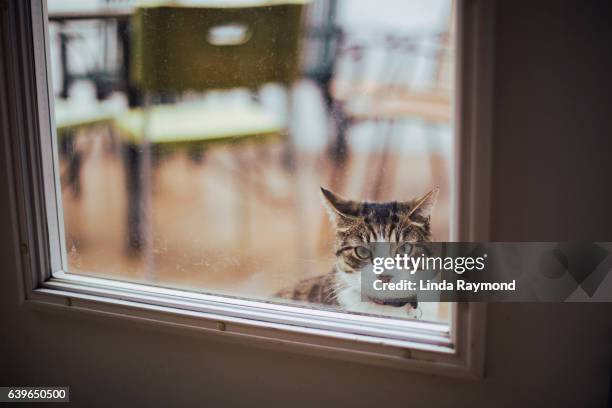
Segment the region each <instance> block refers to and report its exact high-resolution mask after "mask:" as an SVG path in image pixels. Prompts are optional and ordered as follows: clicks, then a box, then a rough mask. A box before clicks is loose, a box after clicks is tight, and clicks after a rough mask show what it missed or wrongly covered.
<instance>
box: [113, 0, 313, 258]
mask: <svg viewBox="0 0 612 408" xmlns="http://www.w3.org/2000/svg"><path fill="white" fill-rule="evenodd" d="M302 8H303V2H301V1H300V2H297V1H288V2H283V3H278V2H274V3H266V4H261V5H257V6H253V7H186V6H180V5H174V4H173V5H156V6H150V7H140V8H138V9H137V10H136V12H135V15H134V17H133V19H132V24H133V27H132V30H133V31H132V33H133V34H132V44H133V45H132V47H133V48H132V59H131V77H132V81H133V82H134V84H135V85H136V86H137V87H138V88H139V90H140V91H141V92H142V94H143V100H144V106H143V107H142V108H140V109H135V110H132V111H130V112H129V113H127V114H126V115H123V116H121V117H119V118H118V119H117V120H116V121H115V125H116V128H117V130H118V132H119V134H120V137H122V139H123V141H124V144H125V148H126V157H127V158H128V160H127V169H128V191H129V198H128V200H129V204H128V245H129V248H130V249H131V250H136V251H139V250H141V249H142V247H143V246H145V245H147V243H146V242H145V241H146V240H147V239H148V236H147V235H150V234H149V229H148V228H149V227H148V225H150V220H148V219H147V218H148V217H149V215H148V214H149V211H148V209H147V206H148V201H149V198H148V196H149V195H150V194H149V193H148V192H147V190H148V186H147V184H148V182H147V181H146V177H141V176H142V175H146V174H150V157H149V156H150V151H152V150H153V151H159V150H163V149H171V150H176V149H182V148H184V149H187V150H191V149H198V148H201V147H202V146H204V145H210V144H219V143H230V142H231V143H235V142H240V141H246V140H254V139H258V140H264V139H267V138H270V137H281V138H282V137H285V136H286V135H287V131H286V129H285V127H286V125H285V123H283V121H282V120H279V119H278V118H276V117H274V116H273V115H271V114H270V113H269V112H267V111H266V110H264V109H263V108H262V107H261V106H259V105H258V104H257V103H255V102H253V103H251V104H246V105H245V106H239V107H236V106H233V105H232V106H231V107H225V108H224V107H223V106H222V105H221V106H215V105H211V104H210V103H204V102H202V101H196V102H179V103H174V104H160V105H154V106H153V105H152V103H151V101H152V100H153V99H154V97H155V95H157V96H160V95H161V96H163V95H168V94H170V95H177V94H178V95H180V94H181V93H183V92H186V91H196V92H204V91H209V90H227V89H232V88H246V89H249V90H250V91H251V92H257V90H258V89H259V88H260V87H261V86H262V85H264V84H266V83H281V84H283V85H285V86H286V87H287V88H288V89H290V86H291V84H292V82H293V81H294V80H295V79H296V77H297V74H298V55H299V50H298V44H299V37H300V22H301V13H302ZM139 175H141V176H139ZM143 182H144V185H143ZM140 203H143V204H142V205H143V206H144V210H143V207H142V206H141V205H140ZM141 216H143V217H144V218H143V219H141Z"/></svg>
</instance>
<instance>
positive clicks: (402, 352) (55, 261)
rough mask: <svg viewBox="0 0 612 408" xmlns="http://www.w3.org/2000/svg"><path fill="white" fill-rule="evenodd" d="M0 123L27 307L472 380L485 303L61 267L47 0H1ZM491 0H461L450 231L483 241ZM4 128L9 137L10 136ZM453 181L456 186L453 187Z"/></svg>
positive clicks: (478, 367)
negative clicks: (254, 287)
mask: <svg viewBox="0 0 612 408" xmlns="http://www.w3.org/2000/svg"><path fill="white" fill-rule="evenodd" d="M0 4H1V5H2V8H1V12H2V22H3V24H2V27H3V28H2V29H0V30H1V31H0V34H1V35H2V42H1V43H0V52H1V53H2V54H1V55H0V56H1V57H2V59H1V61H4V62H3V63H1V64H0V74H1V75H2V76H1V77H0V78H3V79H6V81H0V107H2V106H4V107H5V108H6V109H5V108H2V109H0V120H1V121H0V124H3V127H2V129H3V133H4V134H5V135H4V136H3V137H2V138H3V139H4V141H5V142H6V143H8V147H9V149H8V156H9V157H7V160H8V163H7V167H8V168H9V169H10V170H11V171H12V174H11V175H12V180H11V181H12V182H13V183H14V185H13V187H14V188H13V192H14V197H13V198H14V203H15V210H16V214H17V220H16V222H17V224H18V227H19V229H18V231H19V236H18V237H15V239H18V240H19V242H20V248H21V267H20V270H19V271H17V272H18V273H20V274H21V277H22V280H21V282H22V288H21V289H22V290H21V300H22V303H23V305H24V307H35V308H39V309H43V310H52V309H57V308H60V309H62V310H70V311H75V312H89V313H92V314H91V318H92V319H95V318H99V317H100V316H109V315H110V316H114V317H117V318H122V319H132V320H138V321H146V322H148V323H149V324H152V325H159V326H164V327H174V328H176V330H177V331H179V330H184V329H194V330H198V331H200V332H202V333H204V334H206V335H212V336H217V337H218V338H219V339H220V340H222V341H235V342H242V343H248V344H249V345H256V346H262V347H267V348H274V349H279V350H291V351H298V352H302V353H307V354H316V355H322V356H329V357H331V358H339V359H343V360H350V361H358V362H363V363H367V364H376V365H384V366H390V367H395V368H400V369H408V370H416V371H421V372H426V373H434V374H443V375H450V376H457V377H465V378H481V377H482V376H483V372H484V338H485V312H486V307H485V305H484V304H479V303H455V304H453V305H452V307H451V309H452V310H451V322H450V324H441V323H431V322H422V321H394V323H393V325H392V326H391V325H389V324H388V323H385V322H388V321H389V320H388V319H383V318H376V317H366V316H357V315H351V314H341V313H337V312H331V311H321V310H317V309H308V308H298V307H294V306H284V305H278V304H272V303H265V302H258V301H252V300H243V299H238V298H232V297H225V296H218V295H209V294H200V293H193V292H187V291H182V290H176V289H167V288H160V287H155V286H150V285H143V284H137V283H125V282H119V281H114V280H108V279H101V278H92V277H86V276H79V275H74V274H67V273H65V272H63V271H64V270H65V268H64V265H66V250H65V248H64V247H63V245H64V244H63V242H64V240H63V239H61V237H63V236H64V231H63V220H62V215H61V211H59V210H60V209H61V194H60V189H59V179H58V174H57V162H58V157H57V148H56V147H57V146H56V138H55V126H54V123H53V122H54V120H53V116H52V115H51V114H50V112H51V110H52V104H53V98H52V97H50V96H51V93H50V92H49V89H50V88H49V86H50V85H49V83H50V75H49V67H48V65H49V61H50V59H49V51H48V47H47V42H48V38H47V36H48V30H47V21H46V18H45V16H46V2H45V1H44V0H27V1H11V0H0ZM492 4H493V2H489V1H486V0H459V1H458V4H457V35H456V36H455V37H456V41H457V44H456V45H457V46H456V50H457V63H456V66H457V72H456V81H457V84H456V89H457V90H456V102H457V103H455V106H456V111H455V117H456V118H460V119H459V120H457V121H456V126H455V152H456V156H455V166H454V170H455V171H454V174H455V177H454V180H453V182H452V189H453V193H452V194H451V195H452V197H455V198H456V202H455V203H453V206H452V207H453V208H454V209H455V213H454V214H453V215H454V216H453V217H452V218H454V220H456V222H455V223H454V224H453V225H452V226H451V231H452V236H453V238H454V239H455V240H460V241H476V240H486V239H487V238H488V221H489V217H488V214H489V192H490V189H489V169H490V153H489V149H490V134H491V115H492V109H491V102H492V72H493V70H492V55H493V27H492V21H493V7H492ZM9 135H10V136H9ZM459 185H460V186H461V188H458V186H459Z"/></svg>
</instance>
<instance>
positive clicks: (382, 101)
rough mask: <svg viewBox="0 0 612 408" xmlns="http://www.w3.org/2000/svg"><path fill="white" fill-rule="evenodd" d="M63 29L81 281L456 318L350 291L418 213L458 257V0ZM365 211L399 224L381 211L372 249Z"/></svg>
mask: <svg viewBox="0 0 612 408" xmlns="http://www.w3.org/2000/svg"><path fill="white" fill-rule="evenodd" d="M48 11H49V31H50V32H49V38H50V55H51V63H52V83H53V90H54V110H55V125H56V134H57V138H58V143H57V144H58V149H59V157H60V163H59V170H60V175H61V190H62V203H63V218H64V224H65V225H64V227H65V237H64V239H65V244H66V249H67V255H68V258H67V259H68V272H69V273H74V274H82V275H90V276H98V277H106V278H112V279H118V280H126V281H136V282H145V283H148V284H152V285H160V286H168V287H178V288H185V289H189V290H193V291H201V292H206V293H216V294H223V295H229V296H237V297H244V298H251V299H262V300H267V301H275V302H286V303H295V304H298V305H309V306H315V307H321V308H332V309H339V310H345V311H347V312H356V313H368V314H376V315H383V316H392V317H396V318H414V317H418V318H421V319H426V320H434V321H446V320H447V319H448V313H449V311H448V310H449V308H448V305H446V304H444V303H436V304H432V305H428V306H425V305H420V306H419V305H417V308H418V313H417V312H416V311H415V310H414V309H413V307H414V306H413V305H411V304H410V302H399V303H398V304H394V305H391V304H380V302H375V301H368V300H365V301H362V300H361V299H360V296H355V293H353V292H352V289H358V288H359V284H358V279H359V268H360V266H359V263H358V262H356V261H355V259H358V258H359V257H360V256H361V255H364V256H365V255H366V254H365V252H364V251H365V249H363V248H361V247H365V248H366V249H367V247H368V240H373V239H375V240H385V239H388V238H389V237H387V236H385V234H384V231H386V230H387V231H388V230H389V228H388V227H389V225H390V224H395V225H397V224H398V223H399V222H400V221H398V220H401V219H402V217H403V216H407V212H408V208H409V207H410V205H415V202H416V201H413V200H415V199H417V198H423V197H429V199H430V200H431V204H435V205H433V206H432V207H431V208H430V209H429V208H428V211H430V213H427V214H425V215H427V216H429V215H431V219H430V225H428V226H427V227H429V226H430V232H431V237H430V239H432V240H436V241H448V240H449V225H450V222H451V220H450V216H451V213H452V211H451V207H450V206H451V202H452V201H453V200H451V196H450V179H451V174H450V171H451V169H452V165H451V164H452V163H451V162H450V160H451V157H452V151H453V145H452V134H453V122H452V112H453V106H452V103H453V102H452V101H453V89H454V88H453V64H454V58H455V53H454V50H453V28H454V27H453V19H454V14H453V4H452V0H410V1H405V0H379V1H376V2H366V1H361V0H337V1H335V0H313V1H311V2H308V1H303V2H302V1H285V2H282V1H269V2H265V3H264V2H257V1H253V2H251V3H249V2H248V1H244V0H240V1H222V0H215V1H214V2H211V1H195V0H190V1H169V2H163V1H162V2H143V3H141V2H136V1H129V0H114V1H113V0H105V1H103V0H87V1H85V0H82V1H81V0H79V1H76V0H48ZM321 187H324V188H325V190H324V191H322V190H321ZM436 188H438V190H436ZM430 192H433V193H432V194H430V195H429V196H427V194H428V193H430ZM365 201H369V202H383V203H385V202H391V201H398V202H399V203H400V205H399V206H380V207H376V215H381V214H385V217H379V216H375V217H371V218H372V219H371V220H370V221H371V222H372V223H373V225H372V227H373V229H374V230H375V231H383V232H381V233H380V234H378V233H377V235H378V236H376V237H373V238H372V237H368V238H366V239H365V242H364V243H363V244H360V243H359V240H360V239H361V240H364V238H363V237H362V235H363V234H360V232H359V231H360V230H359V228H357V226H356V225H357V224H356V223H357V221H355V219H354V218H359V217H361V216H363V214H367V213H368V211H369V210H368V208H370V207H367V206H366V205H364V204H363V203H364V202H365ZM434 201H435V203H434ZM404 204H405V205H404ZM351 220H352V221H351ZM370 221H369V222H370ZM426 229H428V228H426ZM347 231H348V232H347ZM351 234H352V235H351ZM408 235H410V234H407V236H408ZM413 236H414V234H413V235H410V237H413ZM419 236H427V237H429V234H425V235H419ZM406 239H413V238H406ZM346 242H350V243H351V248H349V249H347V250H342V247H343V246H345V245H344V244H346Z"/></svg>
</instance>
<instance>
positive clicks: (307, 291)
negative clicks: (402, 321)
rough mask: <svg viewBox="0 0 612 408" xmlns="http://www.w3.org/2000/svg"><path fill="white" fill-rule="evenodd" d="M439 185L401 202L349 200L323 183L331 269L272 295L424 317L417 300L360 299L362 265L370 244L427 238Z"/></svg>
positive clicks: (367, 258) (361, 310)
mask: <svg viewBox="0 0 612 408" xmlns="http://www.w3.org/2000/svg"><path fill="white" fill-rule="evenodd" d="M438 191H439V189H438V188H434V189H433V190H431V191H430V192H428V193H427V194H425V195H424V196H422V197H420V198H417V199H414V200H411V201H405V202H397V201H392V202H384V203H375V202H365V201H352V200H349V199H346V198H343V197H341V196H340V195H338V194H336V193H333V192H331V191H329V190H327V189H325V188H323V187H321V192H322V194H323V202H324V204H325V207H326V209H327V212H328V214H329V217H330V220H331V222H332V224H333V225H334V230H335V242H334V253H335V256H336V262H335V267H334V268H333V270H332V271H331V272H329V273H327V274H325V275H321V276H316V277H314V278H309V279H305V280H302V281H301V282H299V283H298V284H297V285H295V286H294V287H292V288H287V289H284V290H281V291H280V292H278V293H277V294H276V297H280V298H285V299H292V300H294V301H301V302H308V303H318V304H322V305H326V306H332V307H336V308H340V309H343V310H347V311H351V312H358V313H367V314H376V315H384V316H396V317H411V318H419V317H423V313H422V312H423V310H422V309H423V308H422V307H421V310H420V312H421V313H418V312H419V310H418V309H419V305H418V303H417V302H416V301H409V300H405V299H397V300H379V299H370V300H367V301H364V300H362V296H361V273H360V271H361V269H362V268H363V267H364V266H366V265H367V264H368V263H369V262H370V258H371V252H370V251H371V247H372V244H373V243H374V242H390V243H393V245H394V247H395V248H401V247H402V246H403V245H410V243H414V242H430V241H431V237H432V236H431V213H432V210H433V207H434V205H435V203H436V200H437V197H438Z"/></svg>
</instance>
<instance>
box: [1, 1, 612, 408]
mask: <svg viewBox="0 0 612 408" xmlns="http://www.w3.org/2000/svg"><path fill="white" fill-rule="evenodd" d="M498 3H501V4H499V5H498V6H499V7H498V10H497V15H496V25H497V28H496V36H497V41H498V42H497V45H498V48H497V52H496V57H495V60H496V64H497V67H496V70H495V74H496V99H495V125H494V130H495V142H494V172H493V182H494V188H493V191H494V197H493V208H492V220H491V225H492V234H493V238H494V239H495V240H555V239H564V238H577V237H584V238H591V239H598V240H608V241H612V237H611V235H612V228H611V227H612V211H610V209H611V208H612V192H611V191H610V174H612V161H611V160H609V158H608V155H609V153H610V152H612V149H611V147H612V146H611V145H612V140H611V139H612V137H611V130H612V123H611V121H612V114H609V111H610V107H611V106H612V93H610V92H609V91H608V89H609V88H610V87H609V86H606V85H609V82H610V79H609V77H608V75H609V73H610V72H612V63H611V60H610V59H611V57H610V52H609V49H610V48H609V42H608V40H607V39H606V38H609V37H610V35H609V34H610V31H611V29H610V27H611V26H610V25H609V24H608V23H607V22H608V21H610V18H609V17H610V14H611V13H610V9H609V8H610V6H609V5H607V4H605V3H604V2H600V3H599V5H598V6H597V7H595V6H594V4H595V3H594V2H589V1H573V2H569V1H564V2H559V1H552V0H551V1H538V2H536V1H528V0H520V1H519V0H514V1H512V2H498ZM606 34H607V37H606ZM2 136H3V139H2V140H3V141H4V140H5V138H6V137H7V136H10V135H2ZM0 149H1V151H0V153H2V155H3V156H2V157H5V156H4V153H5V144H4V143H3V144H2V145H1V146H0ZM0 163H1V164H0V260H1V261H2V262H1V264H0V384H1V385H9V384H16V385H36V384H39V385H43V384H45V385H70V386H71V387H72V397H73V401H74V402H76V403H77V405H86V406H113V405H114V404H115V403H123V404H126V405H127V402H128V401H129V402H131V403H132V404H134V405H135V406H168V405H170V403H171V402H175V403H176V405H177V406H179V405H193V406H196V405H197V406H203V405H206V406H216V405H239V404H240V405H246V404H254V405H256V406H265V405H270V406H313V405H317V406H318V405H340V404H342V405H347V406H385V405H387V406H389V405H394V406H419V407H420V406H427V405H432V406H482V407H485V406H513V407H515V406H521V405H538V406H605V405H606V404H607V403H608V401H609V398H610V396H609V387H610V371H611V368H610V362H611V355H610V346H611V345H612V338H611V329H612V319H611V316H612V314H611V312H612V306H611V305H609V304H550V305H546V304H538V305H536V304H491V305H490V308H489V324H488V327H487V346H488V347H487V369H486V370H487V376H486V379H485V380H483V381H480V382H474V381H463V380H454V379H448V378H442V377H431V376H426V375H420V374H411V373H407V372H401V371H395V370H390V369H382V368H374V367H370V366H362V365H356V364H351V363H343V362H338V361H332V360H325V359H318V358H312V357H306V356H300V355H295V354H289V353H278V352H270V351H262V350H259V349H256V348H250V347H244V346H235V345H229V344H223V343H218V342H212V341H209V340H208V339H207V338H206V337H204V336H201V335H196V334H191V333H183V334H176V333H173V332H170V331H163V330H160V329H154V328H152V327H150V326H147V325H144V324H143V325H134V324H133V323H127V322H123V321H118V320H115V319H103V320H98V319H96V320H95V321H94V320H91V319H90V318H89V317H88V316H85V315H78V314H72V313H68V312H57V313H49V312H40V311H35V310H27V309H24V308H23V307H21V306H19V304H18V289H17V287H18V285H17V280H16V279H17V277H16V276H17V275H16V273H15V270H16V268H17V264H16V263H17V259H18V258H17V254H18V245H17V243H16V242H14V240H13V238H12V237H13V236H14V225H13V221H12V219H13V213H12V208H11V202H10V201H9V199H8V198H7V197H8V196H9V186H8V184H7V179H8V177H7V170H6V168H5V166H6V165H5V163H6V162H5V160H4V159H2V160H0ZM483 216H486V215H484V214H483ZM73 405H74V404H73ZM172 405H174V404H172Z"/></svg>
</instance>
